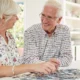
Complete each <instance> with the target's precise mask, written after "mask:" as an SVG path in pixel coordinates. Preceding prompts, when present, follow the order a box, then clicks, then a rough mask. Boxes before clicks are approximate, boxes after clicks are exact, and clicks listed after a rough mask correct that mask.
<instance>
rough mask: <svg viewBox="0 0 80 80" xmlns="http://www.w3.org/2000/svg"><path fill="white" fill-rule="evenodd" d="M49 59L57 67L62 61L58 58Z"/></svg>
mask: <svg viewBox="0 0 80 80" xmlns="http://www.w3.org/2000/svg"><path fill="white" fill-rule="evenodd" d="M49 61H50V62H52V63H53V64H54V65H55V67H56V69H58V67H59V66H60V62H59V60H57V59H56V58H51V59H50V60H49Z"/></svg>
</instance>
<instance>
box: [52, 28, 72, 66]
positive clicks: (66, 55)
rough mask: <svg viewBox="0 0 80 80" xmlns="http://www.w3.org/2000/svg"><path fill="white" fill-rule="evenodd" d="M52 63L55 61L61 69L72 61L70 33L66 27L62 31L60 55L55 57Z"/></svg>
mask: <svg viewBox="0 0 80 80" xmlns="http://www.w3.org/2000/svg"><path fill="white" fill-rule="evenodd" d="M52 61H53V62H54V63H55V61H57V62H58V63H59V64H60V65H58V66H61V67H65V66H68V65H69V64H70V63H71V61H72V54H71V38H70V31H69V29H68V27H66V26H65V28H64V29H63V36H62V41H61V47H60V54H59V56H56V58H53V59H52ZM56 65H57V63H56Z"/></svg>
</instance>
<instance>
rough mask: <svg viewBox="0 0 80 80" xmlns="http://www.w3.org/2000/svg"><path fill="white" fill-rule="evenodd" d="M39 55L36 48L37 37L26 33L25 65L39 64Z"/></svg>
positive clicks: (28, 32)
mask: <svg viewBox="0 0 80 80" xmlns="http://www.w3.org/2000/svg"><path fill="white" fill-rule="evenodd" d="M38 55H39V53H38V49H37V47H36V42H35V37H34V36H33V35H32V33H31V32H30V31H25V33H24V54H23V57H22V58H23V61H22V62H23V63H39V62H42V61H41V60H39V56H38Z"/></svg>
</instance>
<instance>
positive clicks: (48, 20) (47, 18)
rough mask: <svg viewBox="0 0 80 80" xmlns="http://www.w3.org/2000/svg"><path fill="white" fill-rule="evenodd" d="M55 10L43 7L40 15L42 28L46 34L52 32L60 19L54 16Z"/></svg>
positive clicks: (50, 7)
mask: <svg viewBox="0 0 80 80" xmlns="http://www.w3.org/2000/svg"><path fill="white" fill-rule="evenodd" d="M56 14H57V8H54V7H52V6H45V7H44V9H43V11H42V13H41V23H42V28H43V29H44V30H45V31H47V32H52V31H53V30H54V28H55V26H56V25H57V23H59V22H60V19H59V18H58V17H57V16H56Z"/></svg>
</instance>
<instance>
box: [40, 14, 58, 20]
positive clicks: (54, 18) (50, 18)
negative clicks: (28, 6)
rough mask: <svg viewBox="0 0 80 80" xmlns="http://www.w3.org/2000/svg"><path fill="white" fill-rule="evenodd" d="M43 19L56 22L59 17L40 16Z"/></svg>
mask: <svg viewBox="0 0 80 80" xmlns="http://www.w3.org/2000/svg"><path fill="white" fill-rule="evenodd" d="M40 17H41V18H46V19H47V20H56V19H57V18H58V17H52V16H46V15H45V14H43V13H41V14H40Z"/></svg>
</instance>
